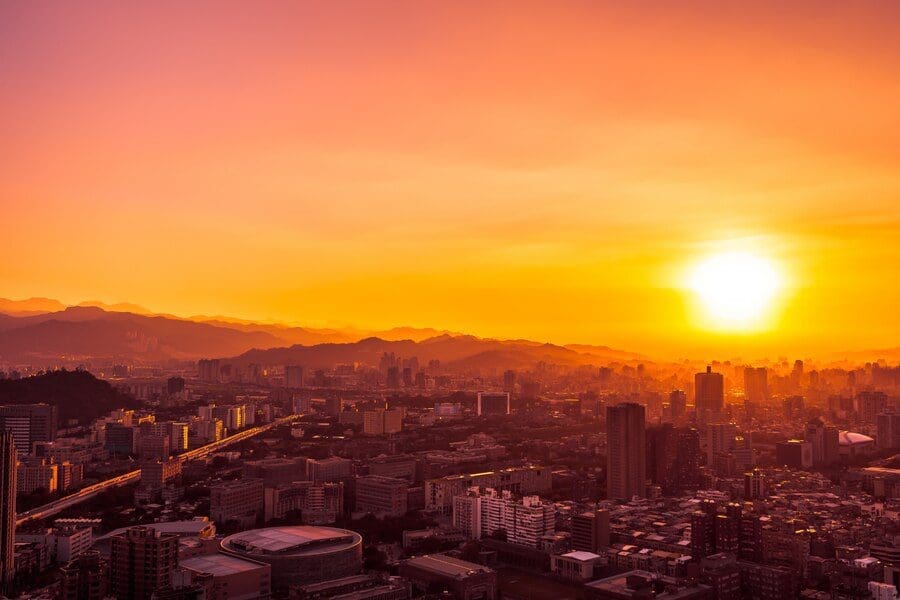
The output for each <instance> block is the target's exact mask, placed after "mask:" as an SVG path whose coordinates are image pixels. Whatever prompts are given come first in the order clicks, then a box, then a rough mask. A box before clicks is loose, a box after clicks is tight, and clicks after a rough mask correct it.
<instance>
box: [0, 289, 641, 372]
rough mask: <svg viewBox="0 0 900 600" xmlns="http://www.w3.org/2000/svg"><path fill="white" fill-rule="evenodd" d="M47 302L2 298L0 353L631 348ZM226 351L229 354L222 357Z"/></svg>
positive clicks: (613, 357) (469, 359)
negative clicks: (60, 306) (62, 305)
mask: <svg viewBox="0 0 900 600" xmlns="http://www.w3.org/2000/svg"><path fill="white" fill-rule="evenodd" d="M39 306H44V307H48V308H52V307H54V306H56V304H55V301H52V300H48V299H34V301H18V302H16V301H6V300H0V307H13V308H16V309H25V310H24V311H17V312H12V313H11V314H10V313H6V314H4V313H3V312H2V311H0V360H3V361H7V362H12V363H16V362H31V361H33V362H41V361H46V362H48V363H50V364H52V363H57V362H60V361H63V362H77V361H79V360H88V359H91V358H96V359H108V360H113V361H122V362H129V363H145V364H150V363H160V362H164V361H169V360H196V359H198V358H204V357H216V358H226V360H229V361H233V362H236V363H249V362H257V363H263V364H285V363H293V362H296V363H300V364H304V365H308V366H310V367H312V366H319V367H323V368H326V367H331V366H333V365H335V364H339V363H354V362H360V363H367V364H378V361H379V360H380V358H381V355H382V354H383V353H384V352H394V353H395V354H398V355H400V356H404V357H410V356H417V357H418V358H419V360H420V362H427V361H429V360H432V359H436V360H440V361H441V362H442V363H444V364H448V365H452V366H455V367H458V368H460V369H468V368H486V369H500V368H530V367H532V366H534V365H535V364H537V363H538V362H541V361H544V362H548V363H554V364H566V365H579V364H589V363H600V362H610V361H633V360H638V359H640V358H641V357H640V356H639V355H637V354H633V353H629V352H624V351H618V350H613V349H610V348H606V347H603V346H584V345H581V346H577V347H574V346H573V347H565V346H557V345H553V344H544V343H541V342H535V341H531V340H521V339H520V340H494V339H483V338H478V337H475V336H472V335H464V334H459V333H454V332H449V331H445V330H439V329H432V328H414V327H396V328H393V329H389V330H385V331H375V332H367V331H362V330H355V329H313V328H305V327H292V326H288V325H282V324H268V323H254V322H252V321H246V320H242V319H230V318H228V317H201V316H198V317H192V318H190V319H186V318H182V317H176V316H172V315H158V314H154V313H149V314H142V313H135V312H130V311H127V310H118V309H126V308H133V309H134V310H141V311H145V310H146V309H143V308H142V307H139V306H137V305H133V304H127V303H122V304H112V305H107V304H103V303H100V302H93V301H92V302H83V303H81V304H80V305H78V306H70V307H67V308H64V309H62V310H59V311H51V312H43V313H38V314H31V312H32V309H35V308H37V307H39ZM227 357H233V358H227Z"/></svg>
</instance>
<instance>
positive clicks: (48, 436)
mask: <svg viewBox="0 0 900 600" xmlns="http://www.w3.org/2000/svg"><path fill="white" fill-rule="evenodd" d="M57 414H58V413H57V409H56V405H55V404H13V405H8V406H0V430H2V431H6V430H10V431H12V434H13V439H14V440H15V444H16V450H18V451H19V454H28V453H29V452H31V449H32V445H33V444H34V442H52V441H54V440H55V439H56V421H57Z"/></svg>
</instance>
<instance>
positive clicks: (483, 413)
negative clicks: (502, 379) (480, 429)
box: [477, 392, 510, 417]
mask: <svg viewBox="0 0 900 600" xmlns="http://www.w3.org/2000/svg"><path fill="white" fill-rule="evenodd" d="M477 409H478V416H479V417H490V416H496V415H508V414H509V412H510V407H509V392H479V393H478V404H477Z"/></svg>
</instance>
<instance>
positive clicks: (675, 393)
mask: <svg viewBox="0 0 900 600" xmlns="http://www.w3.org/2000/svg"><path fill="white" fill-rule="evenodd" d="M686 408H687V394H685V393H684V391H683V390H672V393H671V394H669V415H670V416H671V417H672V420H674V421H677V420H678V419H680V418H681V417H682V416H684V412H685V409H686Z"/></svg>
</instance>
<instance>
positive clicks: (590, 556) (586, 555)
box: [563, 550, 600, 561]
mask: <svg viewBox="0 0 900 600" xmlns="http://www.w3.org/2000/svg"><path fill="white" fill-rule="evenodd" d="M563 557H565V558H574V559H575V560H581V561H588V560H594V559H596V558H600V555H599V554H594V553H593V552H585V551H584V550H573V551H572V552H569V553H568V554H563Z"/></svg>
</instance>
